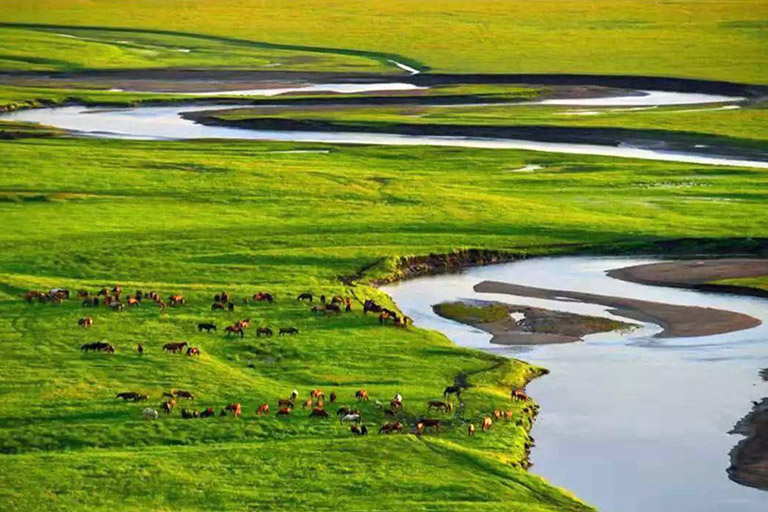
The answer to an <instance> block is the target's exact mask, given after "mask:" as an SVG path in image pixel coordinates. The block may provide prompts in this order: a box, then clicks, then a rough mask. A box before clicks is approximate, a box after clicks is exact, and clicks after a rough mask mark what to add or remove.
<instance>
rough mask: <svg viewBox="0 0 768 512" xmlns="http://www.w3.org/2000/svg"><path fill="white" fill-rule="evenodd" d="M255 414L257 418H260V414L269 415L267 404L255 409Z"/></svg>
mask: <svg viewBox="0 0 768 512" xmlns="http://www.w3.org/2000/svg"><path fill="white" fill-rule="evenodd" d="M256 414H257V415H258V416H261V415H262V414H269V404H261V405H260V406H259V408H258V409H256Z"/></svg>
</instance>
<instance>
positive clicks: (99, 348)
mask: <svg viewBox="0 0 768 512" xmlns="http://www.w3.org/2000/svg"><path fill="white" fill-rule="evenodd" d="M80 350H83V351H85V352H88V351H90V350H93V351H94V352H107V353H108V354H114V353H115V347H113V346H112V345H110V344H109V343H105V342H103V341H95V342H93V343H86V344H84V345H80Z"/></svg>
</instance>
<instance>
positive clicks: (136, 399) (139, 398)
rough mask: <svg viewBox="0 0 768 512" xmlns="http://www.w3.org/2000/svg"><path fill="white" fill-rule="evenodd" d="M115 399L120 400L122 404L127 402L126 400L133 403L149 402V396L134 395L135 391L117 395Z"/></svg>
mask: <svg viewBox="0 0 768 512" xmlns="http://www.w3.org/2000/svg"><path fill="white" fill-rule="evenodd" d="M115 398H122V399H123V402H127V401H128V400H132V401H134V402H145V401H147V400H149V395H147V394H144V395H142V394H141V393H136V392H135V391H125V392H123V393H118V394H117V395H116V396H115Z"/></svg>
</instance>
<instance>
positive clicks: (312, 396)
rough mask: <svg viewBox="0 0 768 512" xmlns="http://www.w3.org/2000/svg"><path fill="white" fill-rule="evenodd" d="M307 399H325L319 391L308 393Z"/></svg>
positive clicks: (323, 394) (314, 390)
mask: <svg viewBox="0 0 768 512" xmlns="http://www.w3.org/2000/svg"><path fill="white" fill-rule="evenodd" d="M309 398H310V400H318V399H320V398H325V393H323V392H322V391H321V390H319V389H313V390H312V391H310V392H309Z"/></svg>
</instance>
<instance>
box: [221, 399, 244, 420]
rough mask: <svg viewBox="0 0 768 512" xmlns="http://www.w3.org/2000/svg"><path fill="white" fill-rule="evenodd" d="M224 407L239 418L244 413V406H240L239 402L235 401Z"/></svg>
mask: <svg viewBox="0 0 768 512" xmlns="http://www.w3.org/2000/svg"><path fill="white" fill-rule="evenodd" d="M224 409H225V410H227V411H229V412H231V413H232V417H233V418H237V417H238V416H241V415H242V414H243V408H242V407H241V406H240V403H239V402H233V403H231V404H229V405H228V406H226V407H225V408H224Z"/></svg>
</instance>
